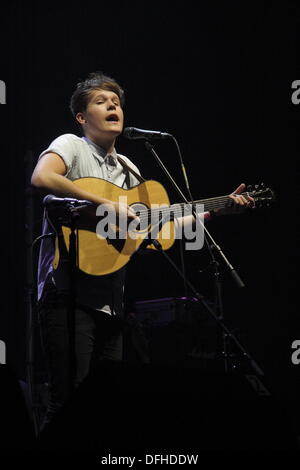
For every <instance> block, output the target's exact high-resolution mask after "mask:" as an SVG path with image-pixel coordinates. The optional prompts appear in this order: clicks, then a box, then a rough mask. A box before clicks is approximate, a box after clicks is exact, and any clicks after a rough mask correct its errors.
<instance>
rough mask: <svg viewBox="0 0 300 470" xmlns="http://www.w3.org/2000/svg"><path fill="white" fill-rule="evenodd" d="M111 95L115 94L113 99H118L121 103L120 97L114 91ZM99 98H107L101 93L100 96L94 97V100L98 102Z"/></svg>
mask: <svg viewBox="0 0 300 470" xmlns="http://www.w3.org/2000/svg"><path fill="white" fill-rule="evenodd" d="M111 93H113V94H114V96H113V98H112V99H117V100H118V101H120V98H119V96H118V95H117V94H116V93H115V92H113V91H112V92H111ZM99 98H106V95H104V94H103V93H100V94H98V95H96V96H95V97H94V100H97V99H99Z"/></svg>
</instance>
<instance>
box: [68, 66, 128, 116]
mask: <svg viewBox="0 0 300 470" xmlns="http://www.w3.org/2000/svg"><path fill="white" fill-rule="evenodd" d="M98 89H101V90H109V91H113V92H114V93H116V95H118V97H119V99H120V103H121V106H122V107H123V106H124V101H125V97H124V90H123V89H122V88H121V87H120V85H119V84H118V83H117V82H116V80H115V79H114V78H112V77H109V76H107V75H104V74H103V73H102V72H93V73H90V74H89V75H88V77H87V78H86V79H85V80H81V81H80V82H79V83H77V86H76V89H75V91H74V93H73V95H72V96H71V100H70V109H71V112H72V114H73V116H74V117H75V116H76V114H77V113H80V112H82V111H85V110H86V108H87V105H88V103H89V96H90V93H91V92H92V91H93V90H98Z"/></svg>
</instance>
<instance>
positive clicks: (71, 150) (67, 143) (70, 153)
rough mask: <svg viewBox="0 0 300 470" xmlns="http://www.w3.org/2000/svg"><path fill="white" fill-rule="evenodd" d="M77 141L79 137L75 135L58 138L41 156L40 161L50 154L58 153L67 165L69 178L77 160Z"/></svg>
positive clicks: (64, 135)
mask: <svg viewBox="0 0 300 470" xmlns="http://www.w3.org/2000/svg"><path fill="white" fill-rule="evenodd" d="M75 139H77V137H76V136H75V135H73V134H63V135H61V136H59V137H57V138H56V139H54V140H53V141H52V142H51V144H50V145H49V147H48V148H47V149H46V150H44V151H43V152H42V153H41V154H40V156H39V160H40V159H41V158H42V157H43V156H44V155H46V154H47V153H49V152H53V153H57V155H59V156H60V157H61V158H62V159H63V161H64V163H65V165H66V168H67V173H66V175H65V176H67V175H68V173H69V172H70V170H71V168H72V166H73V165H74V163H75V159H76V147H75Z"/></svg>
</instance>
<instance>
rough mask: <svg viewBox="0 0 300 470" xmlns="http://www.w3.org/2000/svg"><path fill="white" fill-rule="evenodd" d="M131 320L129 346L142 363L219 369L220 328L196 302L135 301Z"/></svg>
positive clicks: (171, 299) (178, 299) (170, 299)
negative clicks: (195, 364) (131, 346)
mask: <svg viewBox="0 0 300 470" xmlns="http://www.w3.org/2000/svg"><path fill="white" fill-rule="evenodd" d="M210 306H212V305H210ZM134 317H135V318H134V321H132V323H131V325H132V330H131V344H133V346H134V348H135V351H136V352H137V354H138V356H139V357H140V358H142V361H143V362H148V363H165V364H166V363H167V364H171V363H173V364H174V363H175V364H178V363H182V364H187V363H188V364H194V363H197V365H199V366H201V367H202V368H204V369H205V370H207V369H208V368H209V369H212V368H213V370H216V369H221V370H222V369H223V367H224V361H223V356H222V346H223V343H222V334H221V331H220V328H219V327H218V326H217V325H216V322H215V320H214V318H213V317H212V316H211V315H210V313H209V312H208V311H207V310H206V309H205V307H204V306H203V305H202V303H201V301H199V300H198V299H195V298H190V297H189V298H187V297H166V298H161V299H154V300H145V301H139V302H136V303H135V314H134ZM127 344H128V343H127Z"/></svg>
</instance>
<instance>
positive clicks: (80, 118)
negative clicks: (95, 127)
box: [75, 113, 87, 124]
mask: <svg viewBox="0 0 300 470" xmlns="http://www.w3.org/2000/svg"><path fill="white" fill-rule="evenodd" d="M75 118H76V121H77V122H79V124H85V123H86V122H87V121H86V119H85V116H84V113H77V114H76V116H75Z"/></svg>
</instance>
